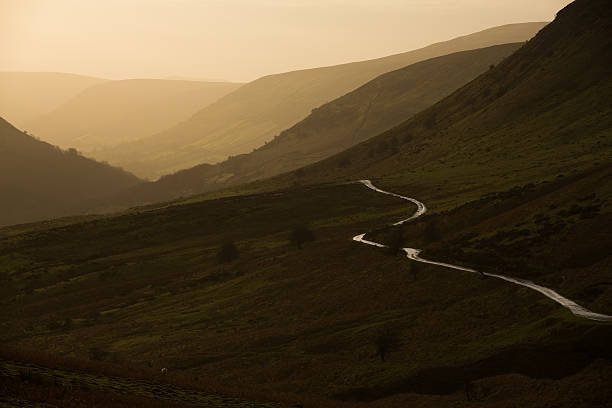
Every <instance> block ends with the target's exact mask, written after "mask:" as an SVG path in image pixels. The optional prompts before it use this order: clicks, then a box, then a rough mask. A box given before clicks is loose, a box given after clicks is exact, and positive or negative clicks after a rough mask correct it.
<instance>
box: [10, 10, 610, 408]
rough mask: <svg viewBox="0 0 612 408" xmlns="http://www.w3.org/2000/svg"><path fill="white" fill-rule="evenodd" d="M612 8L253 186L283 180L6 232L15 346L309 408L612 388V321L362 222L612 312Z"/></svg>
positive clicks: (518, 398)
mask: <svg viewBox="0 0 612 408" xmlns="http://www.w3.org/2000/svg"><path fill="white" fill-rule="evenodd" d="M611 22H612V9H610V7H609V5H608V1H607V0H578V1H576V2H574V3H572V5H570V6H568V7H567V8H566V9H564V10H562V11H561V12H560V13H559V15H558V18H557V19H556V20H555V22H553V23H551V24H550V25H549V26H547V27H546V28H545V29H544V30H543V31H542V32H540V33H539V34H538V36H537V37H536V38H535V39H533V40H531V41H530V42H529V43H528V44H526V45H525V46H524V47H523V48H521V49H520V50H519V51H517V52H516V53H515V54H513V55H512V56H511V57H510V58H508V59H506V60H504V61H503V62H501V63H500V64H498V65H497V66H496V67H495V68H494V69H491V70H488V71H487V72H486V73H484V74H482V75H481V76H480V77H479V78H477V79H476V80H474V81H472V82H471V83H469V84H468V85H466V86H464V87H463V88H461V89H460V90H458V91H456V92H455V93H453V94H452V95H450V96H449V97H447V98H445V99H443V100H442V101H440V102H439V103H437V104H436V105H434V106H433V107H432V108H430V109H428V110H425V111H424V112H422V113H420V114H418V115H416V116H415V117H414V118H412V119H410V120H408V121H407V122H405V123H403V124H401V125H399V126H398V127H396V128H394V129H391V130H389V131H387V132H385V133H383V134H382V135H380V136H377V137H375V138H373V139H371V140H369V141H366V142H364V143H361V144H359V145H357V146H355V147H352V148H351V149H349V150H347V151H345V152H343V153H340V154H339V155H336V156H334V157H331V158H329V159H326V160H324V161H322V162H319V163H316V164H313V165H310V166H307V167H305V168H303V169H302V170H300V171H294V172H292V173H289V174H285V175H282V176H279V177H276V178H274V179H271V180H265V181H258V182H254V183H251V184H250V185H247V186H245V187H239V188H237V189H239V190H240V189H241V192H242V193H244V192H245V191H248V190H260V191H262V190H265V189H270V190H272V189H276V191H269V192H259V193H257V194H250V195H246V194H245V195H242V196H234V197H224V198H218V199H209V200H202V201H197V200H199V199H201V198H202V197H200V198H197V197H196V198H191V199H189V200H187V201H185V202H184V203H182V204H179V205H176V203H175V205H167V206H165V207H163V208H154V207H150V208H141V209H135V210H133V211H131V212H127V213H124V214H121V215H117V216H115V217H99V218H97V217H96V218H89V219H84V220H81V221H78V220H73V221H66V222H65V223H64V224H60V223H56V224H52V225H49V226H46V225H41V224H37V225H31V226H23V227H20V228H19V229H16V228H10V229H3V230H0V268H1V269H0V279H2V282H3V285H0V306H1V307H0V342H1V343H2V344H3V345H6V346H15V347H19V348H21V349H35V350H47V351H50V352H53V353H54V354H56V355H60V356H71V357H74V358H78V359H82V360H87V359H89V360H93V361H97V360H105V361H110V362H114V363H116V364H126V365H136V366H140V367H143V368H145V369H146V368H148V367H150V368H151V369H155V370H157V369H159V368H160V367H168V368H169V369H170V371H169V372H170V373H179V374H180V375H184V376H189V377H197V378H198V379H199V381H200V383H201V385H202V387H204V388H206V387H207V386H208V381H211V382H214V383H219V382H220V383H222V384H229V385H230V386H231V387H234V389H239V390H241V391H242V392H244V393H246V394H248V393H251V392H252V393H254V394H255V393H257V392H259V393H264V394H265V395H269V396H271V398H270V399H272V400H278V401H281V402H284V401H287V402H289V401H292V402H299V403H303V404H304V406H323V407H325V406H330V407H332V406H333V407H342V406H357V407H359V406H371V407H381V408H382V407H394V408H395V407H397V408H399V407H406V406H416V407H440V406H452V407H468V406H474V405H478V406H482V407H496V408H497V407H516V406H521V407H543V406H544V407H549V406H559V407H566V406H571V407H584V408H587V407H594V406H606V405H609V402H610V400H611V398H612V389H611V388H610V387H607V386H606V385H607V384H609V383H611V382H612V351H611V349H610V347H609V345H610V343H611V342H612V325H610V324H604V323H597V322H593V321H589V320H584V319H580V318H577V317H575V316H573V315H572V314H571V313H570V312H569V311H568V310H566V309H563V308H562V307H560V306H559V305H558V304H556V303H554V302H552V301H551V300H549V299H548V298H546V297H543V296H542V295H540V294H539V293H537V292H534V291H531V290H528V289H526V288H524V287H520V286H516V285H513V284H510V283H508V282H504V281H500V280H497V279H491V278H484V277H482V276H479V275H478V274H472V273H464V272H459V271H455V270H449V269H445V268H442V267H435V266H432V265H422V264H416V263H413V262H410V261H408V260H407V259H405V257H400V256H397V255H394V254H392V253H390V251H385V250H382V249H379V248H373V247H369V246H365V245H361V244H359V243H356V242H354V241H352V240H351V237H353V236H355V235H357V234H359V233H364V232H368V237H369V238H371V239H376V240H379V241H381V242H387V243H390V241H391V240H396V239H398V237H399V241H401V243H402V244H403V245H405V246H411V247H415V248H422V249H423V250H424V251H423V254H422V255H423V257H424V258H427V259H434V260H446V261H449V262H453V263H457V264H463V265H466V266H470V267H473V268H476V269H479V270H483V271H487V272H501V273H503V274H506V275H511V276H517V277H523V278H526V279H529V280H532V281H534V282H535V283H538V284H541V285H545V286H547V287H550V288H551V289H553V290H556V291H558V292H559V293H561V294H562V295H564V296H567V297H569V298H571V299H572V300H574V301H576V302H578V303H579V304H580V305H582V306H584V307H587V308H589V309H591V310H593V311H595V312H599V313H606V314H612V285H611V284H610V272H609V271H610V267H611V266H612V247H611V243H612V236H611V231H612V202H611V201H610V197H612V160H610V151H611V150H610V148H611V145H610V140H612V138H610V136H611V135H610V132H611V129H612V122H611V121H612V115H610V113H611V103H612V102H610V101H611V98H610V95H612V86H611V81H612V80H611V78H612V77H611V76H610V75H609V74H610V67H611V66H612V64H610V62H611V61H612V35H610V34H611V31H612V24H611ZM584 61H590V63H589V64H588V65H585V64H584ZM364 176H370V177H372V178H376V177H377V178H376V179H375V180H374V181H375V183H376V184H377V185H380V186H381V187H385V188H386V189H388V190H391V191H394V192H397V193H400V194H403V195H407V196H413V197H416V198H418V199H419V200H421V201H423V202H424V203H425V204H426V205H427V206H428V208H429V210H430V211H429V212H428V215H426V216H425V217H422V218H419V220H418V221H417V222H414V223H411V224H408V225H406V226H404V227H403V228H401V229H397V228H390V227H388V225H390V224H391V223H392V222H394V221H397V220H399V219H403V218H406V216H407V214H411V213H412V212H413V211H414V208H413V207H411V206H410V205H409V204H407V203H406V202H405V201H403V200H398V199H396V198H393V197H390V196H386V195H381V194H378V193H376V192H374V191H372V190H369V189H367V188H365V187H364V186H362V185H358V184H354V183H352V184H347V183H345V181H347V180H355V179H356V178H360V177H364ZM314 184H316V185H314ZM223 194H225V193H223ZM304 227H306V228H307V229H308V230H310V232H312V237H313V240H312V241H309V242H305V243H303V244H302V245H301V246H300V245H296V244H295V243H294V242H292V239H291V238H292V237H293V236H294V235H295V234H294V232H295V231H303V229H304ZM302 236H303V235H302ZM229 244H233V245H229ZM224 247H225V248H227V247H229V248H232V247H233V248H235V249H236V251H237V253H238V257H237V258H235V259H232V257H228V256H227V251H221V250H222V249H223V248H224ZM231 252H232V251H230V253H231ZM383 357H384V358H383ZM12 364H22V363H19V359H17V362H13V363H12ZM65 370H67V369H65ZM10 390H11V394H9V395H11V396H13V395H16V396H15V397H14V398H20V397H19V395H18V394H17V392H14V391H12V390H13V389H12V388H11V389H10ZM313 395H315V396H316V397H313ZM272 396H274V397H272ZM247 399H248V398H247Z"/></svg>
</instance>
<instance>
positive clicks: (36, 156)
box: [0, 118, 140, 225]
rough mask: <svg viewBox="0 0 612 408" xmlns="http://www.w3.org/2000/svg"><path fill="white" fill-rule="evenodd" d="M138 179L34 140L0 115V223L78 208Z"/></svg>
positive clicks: (73, 210)
mask: <svg viewBox="0 0 612 408" xmlns="http://www.w3.org/2000/svg"><path fill="white" fill-rule="evenodd" d="M138 182H140V180H139V179H138V178H136V177H135V176H133V175H132V174H129V173H126V172H125V171H123V170H121V169H118V168H114V167H111V166H109V165H107V164H103V163H98V162H96V161H93V160H91V159H88V158H85V157H82V156H80V155H79V154H78V153H77V152H76V151H74V150H72V151H62V150H60V149H59V148H57V147H55V146H52V145H50V144H48V143H45V142H41V141H39V140H37V139H34V138H33V137H31V136H29V135H27V134H25V133H22V132H20V131H19V130H17V129H16V128H14V127H13V126H12V125H11V124H9V123H8V122H7V121H5V120H4V119H1V118H0V196H1V199H0V225H6V224H16V223H23V222H29V221H35V220H40V219H44V218H51V217H57V216H61V215H67V214H72V213H76V212H80V211H83V210H85V209H86V208H87V207H88V204H87V201H88V200H93V199H96V198H100V197H103V196H106V195H109V194H113V193H116V192H117V191H119V190H122V189H125V188H128V187H130V186H133V185H135V184H137V183H138Z"/></svg>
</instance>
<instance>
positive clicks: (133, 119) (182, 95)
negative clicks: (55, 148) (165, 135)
mask: <svg viewBox="0 0 612 408" xmlns="http://www.w3.org/2000/svg"><path fill="white" fill-rule="evenodd" d="M241 85H242V84H239V83H227V82H201V81H179V80H162V79H128V80H117V81H107V82H103V83H100V84H96V85H94V86H91V87H89V88H87V89H85V90H83V91H82V92H80V93H78V94H77V95H75V96H74V97H72V98H71V99H70V100H68V101H66V102H65V103H63V104H62V105H60V106H58V107H56V108H55V109H53V110H52V111H51V112H48V113H46V114H45V115H43V116H41V117H39V118H37V119H35V120H31V121H29V122H28V123H27V129H28V130H30V131H32V132H33V133H35V134H36V135H37V136H39V137H41V138H42V139H43V140H46V141H49V142H51V143H53V144H56V145H59V146H62V147H64V148H68V147H76V148H78V149H79V150H83V151H86V152H92V151H95V150H96V149H100V148H105V147H110V146H114V145H117V144H119V143H122V142H128V141H132V140H135V139H138V138H141V137H144V136H148V135H150V134H152V133H156V132H160V131H162V130H165V129H166V128H168V127H171V126H174V125H176V124H177V123H179V122H181V121H183V120H185V119H187V118H189V117H190V116H191V115H192V114H194V113H195V112H197V111H199V110H200V109H202V108H204V107H206V106H208V105H209V104H211V103H213V102H215V101H217V100H218V99H219V98H221V97H223V96H225V95H226V94H228V93H229V92H232V91H234V90H236V89H238V88H239V87H240V86H241ZM90 154H92V155H94V156H95V152H92V153H90Z"/></svg>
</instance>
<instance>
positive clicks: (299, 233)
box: [290, 225, 315, 249]
mask: <svg viewBox="0 0 612 408" xmlns="http://www.w3.org/2000/svg"><path fill="white" fill-rule="evenodd" d="M290 240H291V243H292V244H293V245H295V246H297V247H298V249H301V248H302V245H304V244H305V243H306V242H311V241H314V240H315V236H314V233H313V232H312V231H311V230H310V229H309V228H308V227H307V226H305V225H297V226H295V227H294V228H293V231H291V237H290Z"/></svg>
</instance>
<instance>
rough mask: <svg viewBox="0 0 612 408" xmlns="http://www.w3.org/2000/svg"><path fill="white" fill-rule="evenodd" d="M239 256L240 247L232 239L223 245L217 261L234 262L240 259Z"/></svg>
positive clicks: (218, 252)
mask: <svg viewBox="0 0 612 408" xmlns="http://www.w3.org/2000/svg"><path fill="white" fill-rule="evenodd" d="M239 256H240V255H239V253H238V248H236V245H234V243H233V242H231V241H228V242H226V243H225V244H223V245H221V247H220V248H219V250H218V251H217V261H219V263H228V262H232V261H234V260H236V259H238V257H239Z"/></svg>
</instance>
